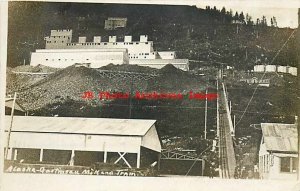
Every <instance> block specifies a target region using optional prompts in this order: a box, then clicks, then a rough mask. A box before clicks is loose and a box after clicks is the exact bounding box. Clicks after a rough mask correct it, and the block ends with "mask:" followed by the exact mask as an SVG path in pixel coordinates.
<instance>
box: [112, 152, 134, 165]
mask: <svg viewBox="0 0 300 191" xmlns="http://www.w3.org/2000/svg"><path fill="white" fill-rule="evenodd" d="M118 154H119V155H120V157H119V158H118V159H117V160H116V161H115V162H114V164H117V163H118V162H119V161H120V160H121V159H122V160H123V161H124V162H125V163H126V165H127V166H128V167H129V168H132V167H131V165H130V164H129V163H128V161H127V160H126V159H125V157H124V156H125V155H126V152H123V153H120V152H118Z"/></svg>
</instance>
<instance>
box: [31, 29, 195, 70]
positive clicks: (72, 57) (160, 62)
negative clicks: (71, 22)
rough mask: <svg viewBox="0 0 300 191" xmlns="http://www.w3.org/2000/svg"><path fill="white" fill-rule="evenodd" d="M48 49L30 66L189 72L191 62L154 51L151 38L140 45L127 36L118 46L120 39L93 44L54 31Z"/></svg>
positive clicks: (142, 38) (36, 55) (144, 38)
mask: <svg viewBox="0 0 300 191" xmlns="http://www.w3.org/2000/svg"><path fill="white" fill-rule="evenodd" d="M45 41H46V48H45V49H39V50H36V52H33V53H32V54H31V62H30V65H32V66H36V65H39V64H41V65H46V66H50V67H56V68H65V67H68V66H70V65H73V64H86V65H89V66H90V67H92V68H99V67H101V66H105V65H107V64H137V65H141V66H149V67H153V68H162V67H163V66H165V65H167V64H173V65H174V66H175V67H176V68H179V69H182V70H188V63H189V61H188V59H176V55H175V52H174V51H158V52H157V51H154V49H153V41H148V36H147V35H141V36H140V40H139V41H132V36H125V37H124V41H122V42H117V37H116V36H109V41H108V42H102V40H101V36H94V39H93V42H87V41H86V37H79V39H78V42H73V41H72V30H51V34H50V36H48V37H45Z"/></svg>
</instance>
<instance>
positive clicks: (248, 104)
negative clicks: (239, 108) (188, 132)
mask: <svg viewBox="0 0 300 191" xmlns="http://www.w3.org/2000/svg"><path fill="white" fill-rule="evenodd" d="M296 31H297V29H295V30H294V31H293V32H292V33H291V35H290V36H289V37H288V39H287V40H286V41H285V43H284V44H283V45H282V46H281V48H280V49H279V50H278V51H277V53H276V55H275V56H274V58H273V59H272V61H271V64H272V63H273V62H274V61H275V59H276V58H277V56H278V55H279V53H280V52H281V51H282V49H283V48H284V47H285V45H286V44H287V42H288V41H289V40H290V38H291V37H292V36H293V34H294V33H295V32H296ZM266 72H267V70H265V72H264V73H263V75H262V77H261V78H260V80H259V81H261V80H263V78H264V76H265V74H266ZM258 86H259V84H257V86H256V88H255V89H254V91H253V94H252V96H251V98H250V100H249V102H248V103H247V106H246V108H245V110H244V112H243V114H242V116H241V118H240V119H239V121H238V122H237V123H236V126H237V125H238V124H239V123H240V122H241V121H242V119H243V117H244V115H245V113H246V111H247V110H248V108H249V106H250V104H251V102H252V100H253V98H254V95H255V93H256V91H257V89H258Z"/></svg>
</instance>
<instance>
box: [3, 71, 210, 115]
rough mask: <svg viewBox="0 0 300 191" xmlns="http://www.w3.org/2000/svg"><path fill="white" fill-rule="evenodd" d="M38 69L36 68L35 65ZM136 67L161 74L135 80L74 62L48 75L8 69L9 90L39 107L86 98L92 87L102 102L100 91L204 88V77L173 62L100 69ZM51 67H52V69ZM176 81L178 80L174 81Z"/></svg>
mask: <svg viewBox="0 0 300 191" xmlns="http://www.w3.org/2000/svg"><path fill="white" fill-rule="evenodd" d="M14 69H16V70H21V71H24V70H26V69H27V70H28V71H32V70H33V68H32V67H23V68H20V67H17V68H13V69H12V70H14ZM35 69H36V68H35ZM101 69H102V70H104V69H105V70H110V71H124V72H128V71H133V72H137V73H153V72H154V71H155V72H156V73H157V74H158V76H156V77H154V78H152V79H150V80H148V81H146V80H142V79H141V80H138V79H134V80H132V79H131V78H130V77H128V76H125V77H120V76H114V77H111V78H108V77H106V76H102V75H101V73H99V72H98V69H92V68H86V67H74V66H70V67H67V68H65V69H61V70H58V71H56V72H54V73H52V74H50V75H48V76H47V77H45V78H41V77H32V76H26V75H16V74H13V73H12V72H11V71H8V73H7V79H8V83H7V92H8V93H11V94H12V93H13V92H14V91H18V92H19V98H20V102H21V103H22V104H23V105H24V107H25V108H26V109H28V110H35V109H37V108H40V107H43V106H45V105H47V104H51V103H56V102H61V101H62V102H64V101H66V100H74V101H82V100H83V99H82V95H83V93H84V92H86V91H91V92H93V93H94V95H95V99H93V100H90V101H95V102H96V103H98V104H99V102H100V101H99V99H98V97H97V95H98V92H100V91H102V92H104V91H107V92H124V93H125V92H130V91H132V92H136V91H139V92H152V91H156V92H170V93H187V92H188V91H190V90H193V91H195V92H196V91H201V90H203V89H204V86H205V84H204V82H205V81H204V80H203V77H200V76H194V75H192V74H189V73H188V72H184V71H181V70H179V69H176V68H175V67H174V66H173V65H166V66H165V67H163V68H162V69H160V70H157V69H152V68H149V67H142V66H136V65H108V66H105V67H102V68H100V70H101ZM48 70H49V69H48ZM174 82H176V83H174Z"/></svg>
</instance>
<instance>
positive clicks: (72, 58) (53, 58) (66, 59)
mask: <svg viewBox="0 0 300 191" xmlns="http://www.w3.org/2000/svg"><path fill="white" fill-rule="evenodd" d="M45 60H46V61H49V59H48V58H46V59H45ZM61 60H65V61H68V59H60V58H59V59H54V58H52V59H51V61H61ZM70 60H71V61H74V59H73V58H72V59H70ZM85 60H90V59H88V58H87V59H85Z"/></svg>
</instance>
